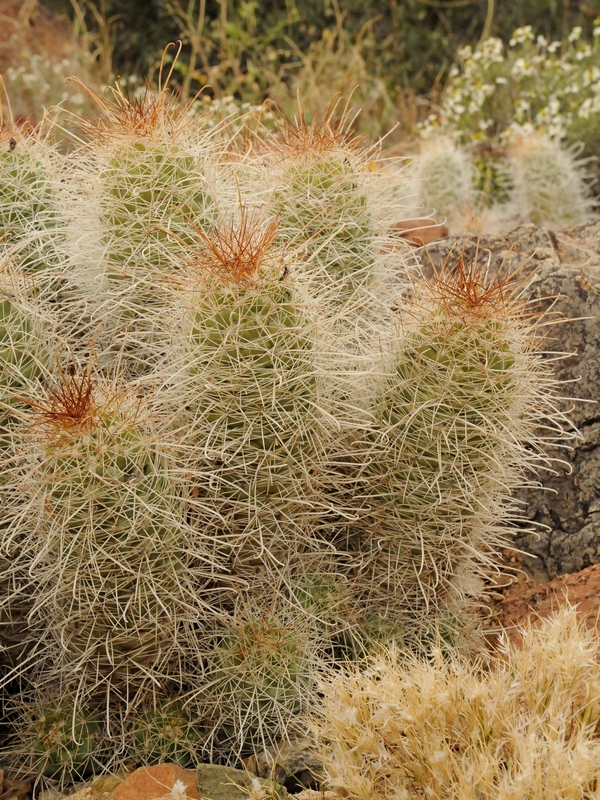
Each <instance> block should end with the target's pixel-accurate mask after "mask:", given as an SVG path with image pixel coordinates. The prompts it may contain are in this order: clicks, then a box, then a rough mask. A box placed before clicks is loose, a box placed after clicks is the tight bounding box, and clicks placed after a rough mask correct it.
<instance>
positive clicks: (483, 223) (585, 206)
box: [413, 132, 593, 233]
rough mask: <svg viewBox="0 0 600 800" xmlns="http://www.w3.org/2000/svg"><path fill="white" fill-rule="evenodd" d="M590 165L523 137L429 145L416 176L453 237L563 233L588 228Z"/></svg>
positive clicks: (556, 145)
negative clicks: (529, 228) (520, 230)
mask: <svg viewBox="0 0 600 800" xmlns="http://www.w3.org/2000/svg"><path fill="white" fill-rule="evenodd" d="M584 166H585V164H584V162H580V161H577V159H576V157H575V155H574V152H573V148H571V149H566V148H565V147H563V146H562V145H561V144H560V142H558V141H557V140H556V139H551V138H550V137H549V136H547V135H545V134H543V133H538V132H531V133H525V132H523V133H521V134H518V135H517V134H514V135H513V136H511V137H510V138H509V139H507V141H505V142H504V143H503V144H502V145H497V146H495V147H487V146H485V145H483V146H476V145H471V146H470V147H466V146H462V145H460V144H458V143H456V142H455V141H454V140H453V139H451V138H450V137H445V136H439V137H432V138H428V139H424V140H423V142H422V145H421V153H420V156H419V158H418V159H417V160H416V163H415V166H414V168H413V172H414V176H415V181H416V183H417V186H418V192H419V198H420V202H421V203H422V204H423V206H424V208H425V210H426V211H427V212H430V211H432V210H434V211H435V214H436V217H437V218H438V219H445V220H446V222H447V224H448V227H449V229H450V231H451V233H461V232H464V231H470V230H477V229H481V228H483V229H484V230H485V231H486V232H492V233H495V232H503V231H505V230H508V229H509V228H510V227H514V226H516V225H520V224H527V223H534V224H535V225H540V226H542V227H547V228H553V227H559V228H560V227H562V228H565V227H570V226H572V225H578V224H579V223H581V222H583V221H584V220H585V219H586V217H587V216H588V215H589V214H590V212H591V209H592V206H593V203H592V200H591V198H590V191H589V186H588V183H589V181H588V180H587V176H586V172H585V168H584Z"/></svg>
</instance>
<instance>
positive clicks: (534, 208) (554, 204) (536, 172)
mask: <svg viewBox="0 0 600 800" xmlns="http://www.w3.org/2000/svg"><path fill="white" fill-rule="evenodd" d="M507 166H508V171H509V175H510V178H511V182H512V184H513V191H512V202H513V204H514V207H515V211H516V213H517V215H518V218H519V220H520V221H522V222H533V223H534V224H535V225H540V226H542V227H548V228H555V227H556V228H568V227H570V226H572V225H577V224H579V223H580V222H582V221H583V220H584V219H585V217H586V215H587V214H589V212H590V209H591V203H590V200H589V190H588V188H587V186H586V184H585V182H584V175H583V173H582V170H581V164H578V163H577V161H576V160H575V158H574V157H573V154H572V152H571V151H569V150H566V149H565V148H563V147H561V146H560V144H559V143H558V142H557V141H555V140H553V139H550V138H549V137H548V136H544V135H543V134H539V133H536V134H531V135H529V136H525V137H514V138H513V140H511V142H510V143H509V145H508V164H507Z"/></svg>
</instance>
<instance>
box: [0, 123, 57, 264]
mask: <svg viewBox="0 0 600 800" xmlns="http://www.w3.org/2000/svg"><path fill="white" fill-rule="evenodd" d="M0 123H1V118H0ZM50 153H51V149H50V146H49V145H48V143H47V141H46V140H45V139H44V138H43V136H42V135H41V134H40V133H39V132H38V131H30V132H29V133H24V132H23V131H21V130H20V129H19V128H18V127H17V126H16V125H14V124H10V123H9V124H5V125H4V126H2V125H1V124H0V256H6V255H8V256H9V257H10V259H11V260H12V262H13V264H14V265H15V267H16V268H18V269H21V270H23V271H25V272H36V271H39V270H43V269H46V268H49V267H54V266H56V265H57V264H59V263H60V259H59V247H60V238H59V237H58V236H57V229H58V228H59V222H60V220H59V213H58V195H57V191H56V188H55V185H54V182H53V180H52V179H51V177H50V176H51V166H50V159H49V156H50Z"/></svg>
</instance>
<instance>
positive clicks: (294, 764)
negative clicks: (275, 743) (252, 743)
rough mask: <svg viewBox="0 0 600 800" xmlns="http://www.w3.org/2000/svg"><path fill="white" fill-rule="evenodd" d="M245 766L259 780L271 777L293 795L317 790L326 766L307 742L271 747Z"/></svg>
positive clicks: (299, 740) (247, 760) (250, 759)
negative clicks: (299, 790)
mask: <svg viewBox="0 0 600 800" xmlns="http://www.w3.org/2000/svg"><path fill="white" fill-rule="evenodd" d="M244 766H245V767H246V769H247V770H249V771H250V772H252V773H253V774H254V775H258V777H259V778H270V779H271V780H274V781H277V783H281V784H282V785H283V786H285V787H286V789H289V790H290V791H292V792H293V791H297V790H298V789H302V788H305V789H315V790H316V789H318V788H319V786H320V784H321V782H322V779H323V766H322V764H321V763H320V761H319V760H318V758H317V756H316V754H315V752H314V750H313V748H312V746H311V743H310V742H309V740H308V739H297V740H296V741H293V742H286V743H285V744H282V745H281V746H280V747H270V748H269V749H268V750H263V751H262V752H260V753H256V754H255V755H253V756H250V757H249V758H247V759H246V760H245V761H244Z"/></svg>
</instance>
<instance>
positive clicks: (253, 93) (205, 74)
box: [0, 0, 600, 141]
mask: <svg viewBox="0 0 600 800" xmlns="http://www.w3.org/2000/svg"><path fill="white" fill-rule="evenodd" d="M0 5H1V2H0ZM22 5H23V6H24V7H25V6H29V7H30V9H31V12H32V14H34V13H35V12H36V7H37V13H40V8H41V9H42V10H44V7H45V9H48V10H52V11H53V12H55V13H56V14H58V15H61V16H64V17H68V18H70V20H71V21H72V23H73V32H74V37H75V38H76V39H77V40H78V41H79V42H81V41H85V46H86V48H87V50H88V52H89V51H90V50H91V52H92V62H93V64H92V65H90V63H88V64H87V68H88V71H90V70H91V71H93V70H92V67H93V69H95V72H96V76H97V78H98V80H99V81H101V82H107V81H109V80H110V79H111V78H112V77H114V76H115V75H121V76H123V77H125V78H127V77H128V76H135V77H134V81H135V79H136V77H137V80H138V82H139V83H143V82H144V81H145V80H146V78H147V77H148V76H151V80H152V79H156V76H157V70H158V66H159V64H160V58H161V54H162V52H163V49H164V47H165V45H166V44H167V43H168V42H171V41H176V40H178V39H180V40H181V41H182V42H183V52H182V55H181V57H180V59H179V61H178V63H177V65H176V71H175V76H174V77H175V80H176V81H177V82H178V83H179V84H180V86H181V87H182V91H183V93H184V95H187V96H190V95H193V94H195V93H196V92H197V91H198V90H200V89H201V88H202V87H208V88H206V89H205V91H206V92H207V93H208V94H209V95H210V96H211V97H215V98H217V99H223V98H233V100H234V102H238V103H249V104H252V105H256V104H260V103H262V102H263V101H264V100H265V99H266V98H271V99H272V100H274V101H275V102H276V103H277V104H279V105H280V106H281V107H282V108H283V109H284V110H286V111H288V110H290V109H291V107H292V106H293V105H294V104H295V102H296V94H297V92H300V94H301V96H302V98H303V100H304V102H305V103H306V105H307V107H315V106H321V107H322V106H323V105H326V104H327V102H328V100H329V99H330V97H331V96H332V95H333V94H334V93H335V92H336V91H341V92H343V93H345V94H347V93H348V91H349V90H351V89H352V87H354V86H358V87H359V88H358V89H357V91H356V93H355V96H354V103H355V104H356V105H357V106H360V107H361V108H362V109H363V112H362V115H361V118H360V122H359V125H360V128H361V132H362V133H365V134H367V135H370V136H373V135H375V136H376V135H379V134H381V133H387V132H389V131H390V130H392V129H394V126H395V130H394V133H393V135H392V137H391V141H395V140H401V139H402V138H403V137H404V138H405V137H406V136H407V135H409V134H410V132H411V131H412V130H413V129H414V124H415V122H416V120H417V118H419V117H421V118H422V117H423V116H425V115H426V114H427V110H428V106H430V105H431V104H435V103H436V101H437V99H438V97H439V92H440V89H441V87H442V86H443V84H444V80H445V77H446V76H447V73H448V70H449V68H450V66H451V65H452V63H453V62H454V61H455V59H456V52H457V48H459V47H460V46H462V45H465V44H471V45H476V44H477V43H478V42H479V41H481V40H482V39H483V38H486V37H487V36H490V35H493V36H500V37H501V38H503V39H504V40H505V41H506V40H507V39H508V38H509V37H510V35H511V34H512V31H513V30H514V29H515V28H516V27H517V26H520V25H526V24H531V25H533V26H534V28H535V30H536V32H537V33H540V34H544V35H545V36H547V37H548V38H550V39H560V40H562V41H565V40H566V37H567V36H568V32H569V31H570V30H571V29H572V27H573V26H574V25H581V26H582V28H583V30H584V35H585V34H586V33H589V32H590V30H591V28H592V26H593V24H594V18H595V17H596V16H598V15H599V14H600V0H586V2H577V0H299V1H298V2H297V1H296V0H260V2H259V1H258V0H23V3H22Z"/></svg>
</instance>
